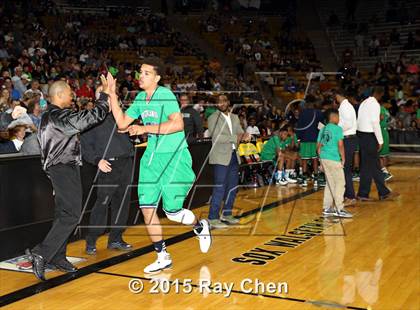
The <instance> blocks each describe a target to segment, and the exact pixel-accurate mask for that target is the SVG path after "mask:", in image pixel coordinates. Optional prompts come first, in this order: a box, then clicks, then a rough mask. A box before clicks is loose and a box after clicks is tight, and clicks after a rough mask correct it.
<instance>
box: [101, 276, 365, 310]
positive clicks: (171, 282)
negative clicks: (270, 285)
mask: <svg viewBox="0 0 420 310" xmlns="http://www.w3.org/2000/svg"><path fill="white" fill-rule="evenodd" d="M95 273H96V274H103V275H108V276H114V277H123V278H130V279H139V280H143V281H150V280H153V279H149V278H145V277H139V276H131V275H127V274H121V273H114V272H107V271H96V272H95ZM177 280H178V281H179V279H177ZM168 282H169V283H170V284H171V285H172V284H173V283H174V281H172V280H168ZM190 284H191V286H192V287H195V288H198V287H199V286H198V285H197V284H194V283H190ZM179 285H184V283H183V282H182V281H179ZM209 288H210V289H213V286H209ZM221 290H222V291H223V292H227V291H226V290H225V289H221ZM232 293H237V294H242V295H252V296H263V297H268V298H274V299H282V300H287V301H295V302H302V303H308V304H314V305H315V306H316V305H317V302H316V301H312V300H307V299H301V298H293V297H283V296H276V295H269V294H258V293H253V292H248V293H247V292H243V291H239V290H234V289H232ZM340 308H343V309H355V310H367V308H361V307H355V306H344V305H343V306H342V305H340Z"/></svg>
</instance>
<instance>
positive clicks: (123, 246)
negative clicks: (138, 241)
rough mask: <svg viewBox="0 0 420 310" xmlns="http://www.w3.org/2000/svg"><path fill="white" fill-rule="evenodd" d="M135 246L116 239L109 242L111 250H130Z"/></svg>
mask: <svg viewBox="0 0 420 310" xmlns="http://www.w3.org/2000/svg"><path fill="white" fill-rule="evenodd" d="M132 248H133V246H132V245H131V244H128V243H127V242H125V241H122V240H121V241H116V242H111V243H108V249H109V250H120V251H130V250H131V249H132Z"/></svg>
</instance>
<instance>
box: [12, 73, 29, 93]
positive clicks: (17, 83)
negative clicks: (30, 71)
mask: <svg viewBox="0 0 420 310" xmlns="http://www.w3.org/2000/svg"><path fill="white" fill-rule="evenodd" d="M14 71H15V75H14V76H13V77H12V83H13V88H15V89H16V90H17V91H18V92H19V95H20V96H21V97H22V96H23V94H24V93H25V91H26V90H27V88H26V86H25V85H24V83H23V81H22V75H23V69H22V67H20V66H19V67H16V68H15V70H14ZM25 78H26V81H27V78H28V76H27V75H26V76H25Z"/></svg>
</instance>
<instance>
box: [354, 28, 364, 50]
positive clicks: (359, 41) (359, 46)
mask: <svg viewBox="0 0 420 310" xmlns="http://www.w3.org/2000/svg"><path fill="white" fill-rule="evenodd" d="M364 40H365V37H364V35H363V34H362V33H361V32H358V33H357V34H356V35H355V36H354V46H355V50H356V51H355V54H356V55H357V56H362V55H363V51H364V46H365V42H364Z"/></svg>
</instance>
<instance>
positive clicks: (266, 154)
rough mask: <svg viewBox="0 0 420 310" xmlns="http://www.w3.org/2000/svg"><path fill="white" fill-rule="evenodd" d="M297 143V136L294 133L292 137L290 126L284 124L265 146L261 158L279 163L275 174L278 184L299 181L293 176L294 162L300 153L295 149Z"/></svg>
mask: <svg viewBox="0 0 420 310" xmlns="http://www.w3.org/2000/svg"><path fill="white" fill-rule="evenodd" d="M295 144H297V139H296V136H295V135H294V134H293V138H292V137H291V136H290V135H289V132H288V127H287V126H284V127H282V128H281V129H280V130H279V131H278V133H277V134H274V135H273V136H272V137H271V138H270V140H268V141H267V143H265V144H264V146H263V149H262V151H261V159H262V160H272V161H273V162H274V163H277V165H276V166H277V172H276V174H275V178H276V183H277V184H280V185H287V184H288V183H297V180H296V178H294V177H293V176H292V174H293V166H294V163H295V161H296V160H297V159H298V154H297V152H296V151H294V147H295ZM284 164H286V170H284Z"/></svg>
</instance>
